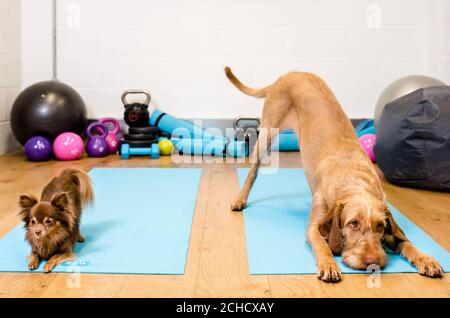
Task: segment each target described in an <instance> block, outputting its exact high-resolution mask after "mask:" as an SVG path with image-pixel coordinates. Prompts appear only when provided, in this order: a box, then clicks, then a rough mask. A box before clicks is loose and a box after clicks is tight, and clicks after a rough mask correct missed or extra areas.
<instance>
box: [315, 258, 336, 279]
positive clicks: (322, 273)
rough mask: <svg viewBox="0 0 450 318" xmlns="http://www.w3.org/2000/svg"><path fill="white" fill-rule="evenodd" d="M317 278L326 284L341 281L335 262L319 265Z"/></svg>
mask: <svg viewBox="0 0 450 318" xmlns="http://www.w3.org/2000/svg"><path fill="white" fill-rule="evenodd" d="M317 278H318V279H320V280H322V281H324V282H327V283H337V282H339V281H340V280H341V270H340V268H339V265H338V264H337V263H336V262H335V261H328V262H324V263H319V264H318V265H317Z"/></svg>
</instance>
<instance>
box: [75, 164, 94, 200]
mask: <svg viewBox="0 0 450 318" xmlns="http://www.w3.org/2000/svg"><path fill="white" fill-rule="evenodd" d="M71 174H72V178H73V180H74V181H75V183H77V184H78V189H79V191H80V196H81V205H82V206H83V207H85V206H86V205H89V204H92V203H93V202H94V190H93V188H92V181H91V178H90V177H89V176H88V175H87V174H86V173H85V172H83V171H81V170H78V169H71Z"/></svg>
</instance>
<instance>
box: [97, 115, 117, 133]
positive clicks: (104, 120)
mask: <svg viewBox="0 0 450 318" xmlns="http://www.w3.org/2000/svg"><path fill="white" fill-rule="evenodd" d="M98 122H99V123H100V124H106V123H110V124H113V125H114V129H113V130H111V133H113V134H114V135H117V134H118V133H119V130H120V123H119V121H118V120H117V119H115V118H112V117H107V118H102V119H100V120H99V121H98Z"/></svg>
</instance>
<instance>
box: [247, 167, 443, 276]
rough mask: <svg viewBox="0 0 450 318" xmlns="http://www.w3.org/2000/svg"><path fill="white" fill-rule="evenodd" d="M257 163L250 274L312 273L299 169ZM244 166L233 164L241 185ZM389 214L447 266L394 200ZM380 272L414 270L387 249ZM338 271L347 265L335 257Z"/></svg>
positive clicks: (250, 213) (307, 197)
mask: <svg viewBox="0 0 450 318" xmlns="http://www.w3.org/2000/svg"><path fill="white" fill-rule="evenodd" d="M270 171H271V170H264V169H261V171H260V173H259V176H258V179H257V180H256V182H255V184H254V186H253V189H252V191H251V192H250V197H249V200H248V207H247V208H246V209H245V211H244V223H245V237H246V244H247V256H248V263H249V269H250V273H251V274H315V273H316V272H317V271H316V266H315V260H314V257H313V253H312V251H311V248H310V246H309V245H308V244H307V243H306V240H305V238H306V227H307V224H308V217H309V209H310V206H311V193H310V191H309V188H308V184H307V181H306V177H305V174H304V171H303V169H279V170H278V172H276V173H275V174H268V173H269V172H270ZM247 173H248V169H238V177H239V181H240V184H241V186H242V185H243V184H244V181H245V178H246V176H247ZM390 207H391V211H392V214H393V216H394V218H395V220H396V221H397V223H398V224H399V225H400V227H401V228H402V229H403V230H404V232H405V234H406V236H407V237H408V238H409V240H410V241H411V242H412V243H413V244H415V245H416V246H417V247H418V248H419V249H420V250H421V251H423V252H424V253H427V254H430V255H432V256H433V257H435V258H436V259H437V260H438V261H439V262H440V263H441V265H442V267H443V269H444V271H445V272H449V271H450V254H449V253H448V252H447V251H446V250H445V249H443V248H442V247H441V246H439V244H437V243H436V242H435V241H434V240H433V239H432V238H430V237H429V236H428V235H427V234H426V233H425V232H423V231H422V230H421V229H420V228H419V227H417V226H416V225H415V224H414V223H412V222H411V221H410V220H409V219H408V218H407V217H405V216H404V215H403V214H401V213H400V212H399V211H398V210H397V209H395V208H394V207H393V206H390ZM388 257H389V261H388V264H387V266H386V267H385V268H384V269H382V270H381V272H385V273H402V272H417V270H416V269H415V268H414V267H413V266H412V265H411V264H410V263H409V262H407V261H406V260H405V259H403V258H402V257H401V256H400V255H398V254H392V253H391V254H389V255H388ZM336 260H337V261H338V264H339V265H340V267H341V269H342V272H343V273H365V271H359V270H354V269H351V268H349V267H347V266H345V265H343V264H342V262H341V260H340V257H336Z"/></svg>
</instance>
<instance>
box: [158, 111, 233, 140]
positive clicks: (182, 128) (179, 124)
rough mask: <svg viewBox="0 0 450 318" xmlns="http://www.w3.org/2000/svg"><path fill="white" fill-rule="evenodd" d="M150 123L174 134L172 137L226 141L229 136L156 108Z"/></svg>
mask: <svg viewBox="0 0 450 318" xmlns="http://www.w3.org/2000/svg"><path fill="white" fill-rule="evenodd" d="M150 125H151V126H157V127H158V129H159V130H161V131H164V132H166V133H169V134H171V135H172V137H180V138H185V139H187V138H193V139H206V140H222V141H226V140H227V138H226V137H224V136H221V135H214V134H211V133H209V132H207V131H205V130H203V129H201V128H200V127H198V126H195V125H194V124H193V123H191V122H189V121H186V120H182V119H178V118H175V117H173V116H172V115H169V114H167V113H164V112H162V111H160V110H159V109H155V110H154V111H153V113H152V115H151V116H150Z"/></svg>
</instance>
